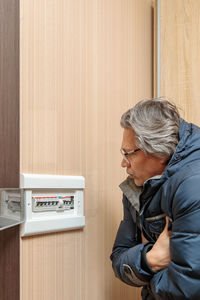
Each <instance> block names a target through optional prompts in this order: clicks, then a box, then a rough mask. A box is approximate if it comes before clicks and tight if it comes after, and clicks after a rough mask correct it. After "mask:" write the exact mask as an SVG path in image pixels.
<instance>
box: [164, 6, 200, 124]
mask: <svg viewBox="0 0 200 300" xmlns="http://www.w3.org/2000/svg"><path fill="white" fill-rule="evenodd" d="M199 16H200V1H197V0H161V96H165V97H167V98H169V99H170V100H172V101H174V102H175V103H177V104H178V106H179V107H180V108H181V114H182V116H183V117H184V118H185V119H186V120H188V121H190V122H191V121H192V122H195V123H196V124H198V125H200V93H199V78H200V59H199V50H200V38H199V37H200V22H199Z"/></svg>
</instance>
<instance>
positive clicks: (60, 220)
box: [0, 174, 85, 236]
mask: <svg viewBox="0 0 200 300" xmlns="http://www.w3.org/2000/svg"><path fill="white" fill-rule="evenodd" d="M84 188H85V180H84V177H82V176H63V175H39V174H38V175H37V174H21V177H20V189H2V190H1V206H0V208H1V209H0V230H2V229H5V228H8V227H11V226H14V225H17V224H21V235H22V236H26V235H34V234H41V233H47V232H55V231H62V230H70V229H76V228H82V227H84V226H85V216H84V202H83V192H84Z"/></svg>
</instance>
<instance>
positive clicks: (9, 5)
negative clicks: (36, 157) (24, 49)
mask: <svg viewBox="0 0 200 300" xmlns="http://www.w3.org/2000/svg"><path fill="white" fill-rule="evenodd" d="M0 41H1V42H0V141H1V142H0V153H1V155H0V187H3V188H6V187H11V188H14V187H19V1H18V0H2V1H0Z"/></svg>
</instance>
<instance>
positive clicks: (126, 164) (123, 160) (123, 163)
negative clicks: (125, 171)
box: [121, 158, 130, 168]
mask: <svg viewBox="0 0 200 300" xmlns="http://www.w3.org/2000/svg"><path fill="white" fill-rule="evenodd" d="M129 165H130V163H128V162H127V161H126V160H125V159H124V158H123V159H122V162H121V166H122V168H127V167H128V166H129Z"/></svg>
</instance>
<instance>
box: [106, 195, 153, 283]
mask: <svg viewBox="0 0 200 300" xmlns="http://www.w3.org/2000/svg"><path fill="white" fill-rule="evenodd" d="M130 206H131V204H130V203H129V201H128V200H127V198H126V197H125V196H124V197H123V207H124V218H123V220H122V221H121V223H120V226H119V229H118V232H117V236H116V239H115V242H114V246H113V251H112V254H111V256H110V258H111V260H112V266H113V270H114V272H115V275H116V277H118V278H119V279H120V280H122V281H123V282H125V283H127V284H129V285H132V286H144V285H148V284H149V281H150V279H151V278H152V274H150V273H148V272H147V271H146V270H145V269H144V268H143V267H142V253H143V249H144V247H145V246H146V245H147V244H148V243H141V233H140V230H139V229H138V228H137V225H136V222H134V221H133V218H132V215H131V212H130ZM137 234H138V235H139V236H138V238H136V236H137Z"/></svg>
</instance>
